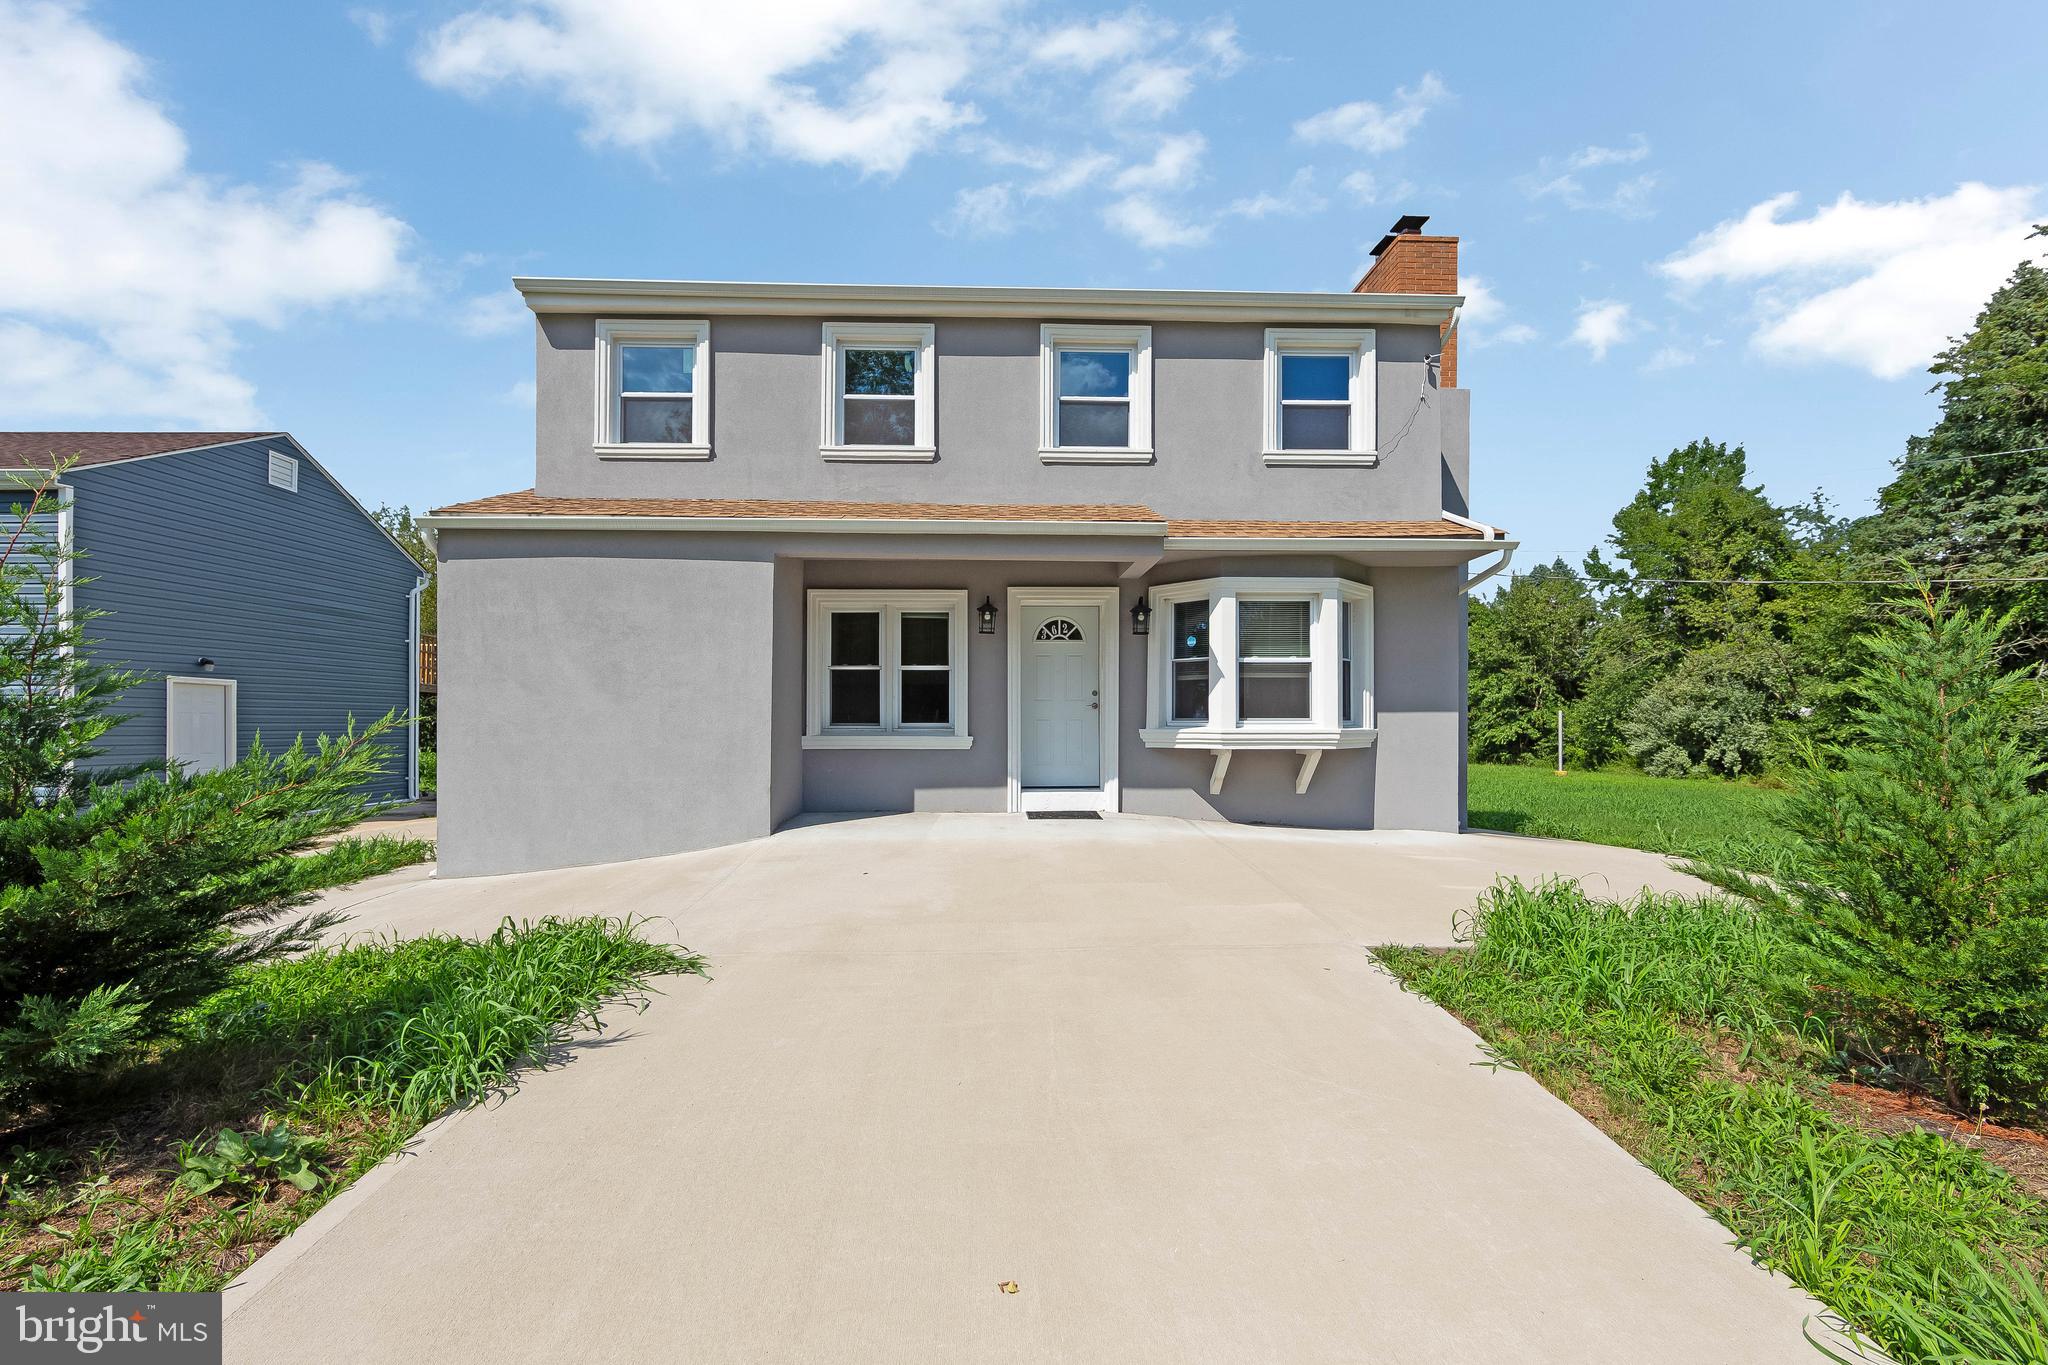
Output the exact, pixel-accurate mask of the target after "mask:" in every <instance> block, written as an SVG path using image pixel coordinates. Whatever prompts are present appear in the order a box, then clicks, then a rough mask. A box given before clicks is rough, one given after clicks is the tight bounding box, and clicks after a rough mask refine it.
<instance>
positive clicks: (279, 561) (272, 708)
mask: <svg viewBox="0 0 2048 1365" xmlns="http://www.w3.org/2000/svg"><path fill="white" fill-rule="evenodd" d="M53 456H54V457H56V458H57V459H60V460H63V461H67V462H69V463H70V466H71V467H70V469H69V470H68V472H67V473H66V474H65V475H64V481H63V487H64V489H65V496H64V498H63V500H62V504H61V510H59V511H58V512H57V513H56V514H55V515H54V517H53V520H54V521H56V522H57V525H55V526H53V527H52V528H51V529H53V530H55V531H57V532H58V534H60V535H63V536H66V537H68V538H69V540H70V542H71V544H72V546H73V547H74V548H75V549H76V550H77V551H78V554H79V559H78V560H77V562H76V564H75V566H74V569H73V572H74V575H75V577H76V578H77V580H78V581H77V584H76V586H75V587H74V588H73V589H72V590H71V595H72V598H73V605H74V606H75V607H76V608H77V609H79V610H86V611H99V612H104V613H105V615H103V616H101V617H100V618H99V619H97V620H95V621H93V622H92V624H91V626H90V628H89V633H90V635H91V636H92V637H93V639H94V640H95V641H96V642H97V643H96V644H95V646H94V653H95V654H96V655H97V656H98V658H99V659H100V660H101V661H102V662H104V663H106V664H108V665H111V666H113V667H117V668H132V669H137V670H140V671H142V672H144V673H145V674H147V675H148V681H146V682H144V683H142V684H141V685H139V686H137V687H135V688H133V689H131V690H130V691H129V692H128V693H127V694H126V695H125V696H124V697H123V699H122V703H121V709H122V710H124V711H126V712H128V713H129V714H130V716H131V719H130V720H128V721H127V722H126V723H125V724H122V725H119V726H117V727H115V729H114V730H113V731H112V733H111V734H110V735H109V736H108V740H107V754H106V757H105V759H104V760H102V761H103V762H105V763H108V764H133V763H161V762H164V761H166V760H174V761H176V762H179V763H181V764H183V765H184V766H186V767H187V768H192V769H199V770H202V771H203V770H210V769H214V768H218V767H221V766H224V765H226V764H229V763H233V762H234V761H235V760H236V759H237V758H238V757H240V756H241V755H243V754H246V753H247V752H248V751H249V748H250V746H251V745H252V744H254V743H255V742H256V738H257V736H258V735H261V736H262V739H263V744H264V747H265V748H266V749H271V750H277V749H282V748H284V747H286V746H288V745H289V744H290V743H291V741H292V740H293V738H295V737H296V736H299V735H304V736H306V738H307V740H308V742H311V741H312V740H313V739H314V738H315V737H317V736H320V735H332V734H339V733H340V732H341V731H342V730H343V729H344V728H345V727H346V726H347V724H348V722H349V719H350V717H354V718H355V720H356V721H357V723H358V724H359V725H360V724H367V723H368V722H370V721H373V720H375V719H377V718H378V717H380V716H382V715H384V713H385V712H387V711H394V710H395V711H400V712H416V711H417V710H418V709H419V673H418V669H419V592H420V589H421V588H422V587H423V586H424V584H425V579H424V577H423V571H422V570H421V568H420V566H419V565H418V564H417V563H415V562H414V561H413V559H412V558H411V556H409V555H408V554H406V552H405V551H404V550H403V549H401V548H400V547H399V545H398V543H397V542H396V541H394V540H393V539H392V538H391V537H390V536H388V535H386V534H385V532H384V530H383V528H381V527H380V526H378V525H377V523H376V522H375V521H374V520H373V519H372V518H371V516H370V514H369V513H368V512H367V511H365V510H364V509H363V506H362V504H361V503H359V502H357V501H356V500H355V499H354V498H353V497H351V496H349V493H348V491H347V490H346V489H344V488H343V487H342V486H341V485H340V484H339V483H337V482H335V480H334V478H333V476H331V475H330V474H328V472H327V471H326V470H325V469H322V468H321V467H320V464H319V462H318V461H316V460H315V459H313V457H312V456H311V455H309V454H308V453H307V452H306V450H305V448H304V447H303V446H301V445H300V444H299V443H298V442H297V441H295V440H293V439H292V438H291V437H290V436H288V435H286V434H285V433H283V432H132V431H16V432H0V481H5V482H6V483H8V484H13V485H19V484H20V483H22V482H23V481H25V479H26V478H27V477H29V476H28V475H27V473H26V471H28V470H32V469H37V468H48V467H49V465H50V462H51V459H52V457H53ZM12 471H22V472H12ZM418 769H419V763H418V745H417V743H416V741H415V740H408V741H407V742H406V744H405V751H404V754H403V757H402V761H401V762H400V763H398V764H396V765H394V768H393V771H392V772H391V774H390V775H389V776H388V777H386V778H385V779H383V780H382V781H381V782H380V783H379V784H378V785H377V787H376V788H375V789H374V794H375V795H377V796H379V797H385V798H410V797H414V796H417V795H418V793H419V787H418Z"/></svg>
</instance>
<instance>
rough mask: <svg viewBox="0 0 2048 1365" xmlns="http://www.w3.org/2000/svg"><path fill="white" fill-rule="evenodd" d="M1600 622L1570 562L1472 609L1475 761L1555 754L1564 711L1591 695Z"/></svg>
mask: <svg viewBox="0 0 2048 1365" xmlns="http://www.w3.org/2000/svg"><path fill="white" fill-rule="evenodd" d="M1599 620H1600V609H1599V605H1598V604H1597V603H1596V602H1595V601H1594V600H1593V594H1592V592H1591V590H1590V589H1588V588H1587V586H1586V583H1585V580H1584V579H1582V578H1580V577H1579V575H1578V574H1576V573H1574V572H1573V571H1572V569H1571V567H1570V566H1569V565H1567V564H1566V563H1565V562H1564V560H1563V559H1559V560H1557V561H1556V562H1555V563H1553V564H1549V565H1541V566H1538V567H1537V568H1535V569H1533V570H1531V571H1530V572H1529V573H1527V574H1525V575H1518V576H1517V577H1516V578H1515V579H1514V581H1513V582H1511V583H1510V584H1509V585H1508V586H1507V587H1505V588H1503V589H1501V591H1499V592H1498V593H1496V594H1494V596H1493V598H1492V600H1491V601H1477V602H1474V603H1473V604H1472V618H1471V626H1470V641H1471V646H1470V647H1471V699H1470V711H1469V714H1470V722H1469V739H1470V746H1471V752H1472V756H1473V757H1474V758H1478V759H1510V760H1514V759H1525V758H1529V757H1532V756H1534V755H1536V754H1539V753H1547V752H1549V746H1550V744H1551V740H1552V735H1553V733H1554V731H1553V726H1554V723H1555V716H1556V713H1557V711H1558V709H1559V708H1569V707H1571V706H1574V705H1576V704H1577V703H1578V701H1579V699H1580V698H1581V697H1582V696H1583V695H1584V692H1585V683H1586V676H1587V671H1588V656H1589V652H1590V650H1591V648H1592V642H1593V636H1594V632H1595V630H1596V628H1597V626H1598V624H1599ZM1581 756H1583V755H1581Z"/></svg>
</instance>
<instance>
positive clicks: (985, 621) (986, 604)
mask: <svg viewBox="0 0 2048 1365" xmlns="http://www.w3.org/2000/svg"><path fill="white" fill-rule="evenodd" d="M974 614H975V615H976V616H979V617H980V618H981V633H982V634H983V635H993V634H995V633H996V604H995V603H994V602H992V601H990V600H989V599H988V598H987V597H986V596H984V597H983V598H982V599H981V605H980V606H978V607H976V608H975V609H974Z"/></svg>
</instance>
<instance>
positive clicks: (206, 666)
mask: <svg viewBox="0 0 2048 1365" xmlns="http://www.w3.org/2000/svg"><path fill="white" fill-rule="evenodd" d="M193 667H195V668H197V669H198V670H199V671H200V672H201V673H211V672H213V660H211V659H200V660H198V661H197V662H195V663H194V664H193Z"/></svg>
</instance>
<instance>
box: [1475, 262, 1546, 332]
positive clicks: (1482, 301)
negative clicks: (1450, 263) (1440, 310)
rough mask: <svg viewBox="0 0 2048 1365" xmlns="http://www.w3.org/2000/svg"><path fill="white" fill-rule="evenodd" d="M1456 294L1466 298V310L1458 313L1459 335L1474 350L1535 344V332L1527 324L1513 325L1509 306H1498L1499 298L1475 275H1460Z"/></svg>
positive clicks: (1517, 323)
mask: <svg viewBox="0 0 2048 1365" xmlns="http://www.w3.org/2000/svg"><path fill="white" fill-rule="evenodd" d="M1458 292H1459V293H1460V294H1463V295H1464V296H1465V306H1464V308H1463V309H1461V310H1460V311H1459V313H1458V335H1459V336H1461V337H1462V338H1464V340H1465V341H1466V342H1467V343H1469V344H1471V345H1474V346H1518V345H1520V344H1522V343H1523V342H1526V341H1534V340H1535V339H1536V336H1537V332H1536V329H1535V328H1534V327H1531V326H1530V325H1529V324H1528V323H1526V322H1516V321H1514V320H1512V319H1511V318H1510V317H1509V315H1508V306H1507V305H1506V304H1505V303H1503V302H1501V299H1500V295H1498V294H1496V293H1494V292H1493V289H1492V287H1491V286H1489V285H1488V284H1487V283H1486V281H1485V280H1484V279H1482V278H1480V277H1479V276H1477V275H1460V276H1459V277H1458Z"/></svg>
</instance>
